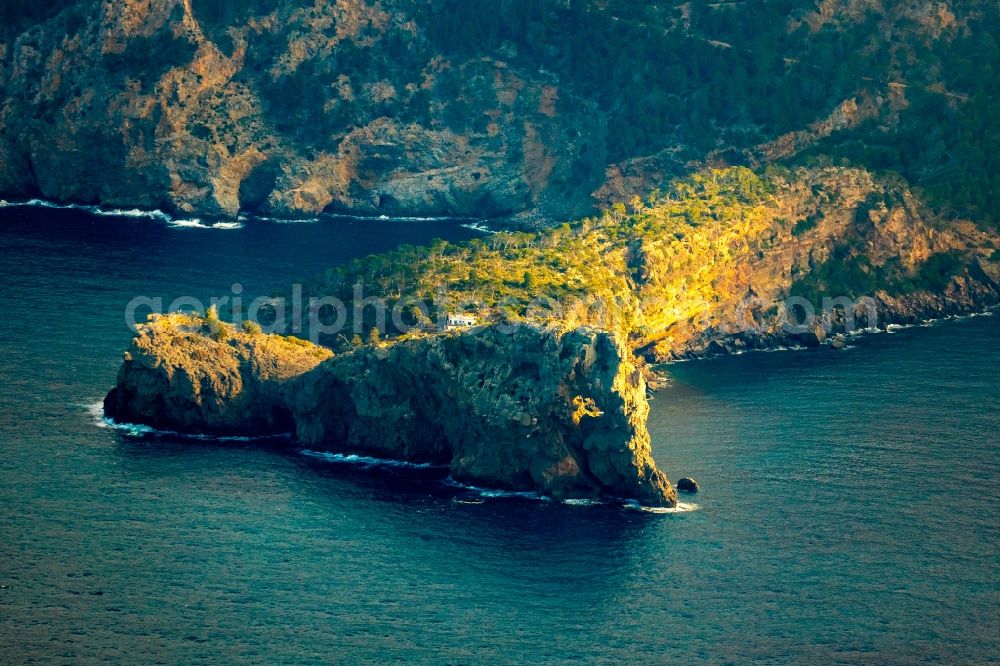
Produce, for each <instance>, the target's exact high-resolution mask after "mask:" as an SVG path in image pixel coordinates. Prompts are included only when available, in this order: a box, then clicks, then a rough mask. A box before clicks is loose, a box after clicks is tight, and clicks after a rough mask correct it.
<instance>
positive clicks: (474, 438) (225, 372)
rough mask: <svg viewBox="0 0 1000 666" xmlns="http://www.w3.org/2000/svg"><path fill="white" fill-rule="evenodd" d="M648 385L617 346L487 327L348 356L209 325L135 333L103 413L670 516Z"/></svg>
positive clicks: (593, 338) (163, 321) (580, 334)
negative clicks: (654, 453)
mask: <svg viewBox="0 0 1000 666" xmlns="http://www.w3.org/2000/svg"><path fill="white" fill-rule="evenodd" d="M648 411H649V405H648V403H647V399H646V383H645V379H644V375H643V373H642V372H641V371H640V370H639V368H638V367H637V366H636V365H635V364H634V363H633V361H632V356H631V354H630V353H629V352H628V350H627V349H626V347H625V346H624V345H623V344H622V343H621V342H620V341H619V340H617V339H616V338H615V336H614V335H612V334H610V333H608V332H604V331H598V330H594V329H589V328H578V329H576V330H572V331H567V332H563V331H559V330H556V329H553V328H542V327H536V326H530V325H517V326H512V327H510V328H507V327H503V326H489V327H479V328H474V329H470V330H466V331H461V332H452V333H442V334H436V335H433V336H428V337H424V338H419V339H413V340H406V341H401V342H397V343H393V344H376V345H369V346H365V347H360V348H358V349H355V350H353V351H351V352H349V353H347V354H339V355H336V356H334V355H332V354H331V353H330V351H329V350H327V349H324V348H322V347H317V346H315V345H312V344H310V343H308V342H304V341H300V340H297V339H293V338H283V337H281V336H277V335H267V334H262V333H247V332H243V331H240V330H237V329H236V328H235V327H232V326H229V325H227V324H224V323H221V322H218V321H217V320H205V319H201V318H198V317H190V316H187V315H180V314H174V315H169V316H163V317H156V318H154V319H153V320H151V321H150V322H149V323H148V324H145V325H142V326H140V327H139V330H138V333H137V335H136V336H135V338H134V340H133V343H132V346H131V348H130V349H129V351H128V352H126V354H125V359H124V363H123V364H122V367H121V370H120V372H119V375H118V383H117V386H116V388H115V389H113V390H112V391H111V392H110V393H109V394H108V397H107V399H106V401H105V412H106V414H107V415H108V416H109V417H112V418H114V419H117V420H121V421H125V422H132V423H142V424H147V425H150V426H153V427H156V428H161V429H168V430H175V431H179V432H185V433H197V434H204V433H208V434H215V435H243V436H257V435H269V434H280V433H291V434H292V435H293V437H294V441H295V445H296V446H299V447H303V448H308V449H311V450H318V451H332V452H339V453H363V454H368V455H374V456H379V457H384V458H392V459H397V460H405V461H411V462H421V463H422V462H434V463H439V464H446V465H449V466H450V468H451V475H452V477H453V478H454V479H455V480H457V481H460V482H463V483H470V484H476V485H480V486H487V487H493V488H502V489H510V490H523V491H537V492H539V493H543V494H545V495H549V496H552V497H556V498H601V497H616V498H627V499H633V500H637V501H639V502H641V503H643V504H644V505H647V506H673V505H674V504H675V502H676V495H675V492H674V490H673V488H672V487H671V485H670V483H669V481H668V480H667V478H666V476H665V475H664V474H663V473H662V472H660V471H659V470H658V469H657V468H656V465H655V463H654V462H653V460H652V458H651V455H650V440H649V433H648V432H647V430H646V416H647V413H648Z"/></svg>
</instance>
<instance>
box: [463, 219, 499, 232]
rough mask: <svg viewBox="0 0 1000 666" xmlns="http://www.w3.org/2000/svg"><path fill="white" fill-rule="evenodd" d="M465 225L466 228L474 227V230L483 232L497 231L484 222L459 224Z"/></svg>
mask: <svg viewBox="0 0 1000 666" xmlns="http://www.w3.org/2000/svg"><path fill="white" fill-rule="evenodd" d="M458 226H460V227H464V228H465V229H472V230H473V231H478V232H479V233H481V234H495V233H497V232H496V230H495V229H490V228H489V227H488V226H486V225H485V224H483V223H482V222H466V223H464V224H460V225H458Z"/></svg>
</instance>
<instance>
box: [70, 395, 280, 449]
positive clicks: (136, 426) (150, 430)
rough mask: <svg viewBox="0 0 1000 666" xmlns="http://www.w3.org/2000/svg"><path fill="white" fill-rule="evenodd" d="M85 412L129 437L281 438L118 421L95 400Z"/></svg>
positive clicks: (203, 438)
mask: <svg viewBox="0 0 1000 666" xmlns="http://www.w3.org/2000/svg"><path fill="white" fill-rule="evenodd" d="M84 408H85V409H86V410H87V412H88V413H89V414H90V415H91V416H92V417H93V419H94V425H96V426H97V427H98V428H108V429H110V430H117V431H119V432H122V433H124V434H125V435H127V436H129V437H145V436H149V435H155V436H160V437H175V438H180V439H191V440H197V441H200V442H261V441H269V440H274V439H279V438H281V435H265V436H262V437H241V436H236V435H193V434H190V433H186V432H177V431H175V430H159V429H157V428H154V427H152V426H148V425H143V424H141V423H119V422H118V421H115V420H114V419H112V418H110V417H108V416H105V415H104V402H103V401H101V402H95V403H93V404H90V405H84Z"/></svg>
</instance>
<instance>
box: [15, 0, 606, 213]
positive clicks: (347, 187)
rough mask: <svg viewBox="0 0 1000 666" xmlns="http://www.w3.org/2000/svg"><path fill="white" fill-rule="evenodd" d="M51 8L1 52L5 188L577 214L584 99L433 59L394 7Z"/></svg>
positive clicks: (263, 204)
mask: <svg viewBox="0 0 1000 666" xmlns="http://www.w3.org/2000/svg"><path fill="white" fill-rule="evenodd" d="M63 4H64V5H67V7H66V9H64V11H62V12H54V14H55V15H54V16H53V17H52V18H51V19H49V20H48V21H47V22H40V23H37V24H35V25H33V26H31V27H30V28H28V29H26V30H25V32H24V33H23V34H20V35H16V34H15V35H10V34H8V35H7V40H9V41H6V42H3V43H0V100H2V105H0V128H2V131H0V193H3V194H6V195H8V196H19V195H21V196H27V195H40V196H43V197H45V198H49V199H54V200H60V201H73V202H78V203H101V204H106V205H111V206H144V207H162V208H165V209H167V210H177V211H181V212H185V213H195V214H204V215H214V216H225V217H233V216H235V215H236V214H237V213H238V211H240V210H241V209H245V210H253V211H257V212H260V213H263V214H267V215H275V216H280V217H311V216H314V215H316V214H318V213H320V212H321V211H337V210H348V211H350V212H352V213H355V214H370V215H381V214H389V215H393V214H406V215H448V216H475V217H477V218H481V217H498V216H509V215H512V214H516V213H523V212H525V211H532V212H533V213H534V214H558V215H570V214H575V213H581V212H583V211H586V210H587V209H588V208H589V207H590V202H589V201H588V193H589V192H590V190H591V189H593V188H592V187H590V185H592V184H593V183H594V182H596V179H597V178H599V176H600V170H601V168H602V163H603V155H602V153H601V151H602V150H603V148H602V145H603V141H602V135H603V132H604V129H603V126H602V122H603V121H602V120H601V119H600V118H599V117H598V115H597V114H596V113H595V110H594V107H593V104H591V103H588V102H586V101H584V100H581V99H575V98H574V97H573V96H572V95H571V94H569V93H567V92H566V91H563V90H561V89H560V88H558V87H557V86H556V85H554V82H553V80H551V77H548V78H547V77H546V76H545V75H541V74H537V73H536V74H535V75H534V76H533V78H532V79H530V80H527V79H526V78H525V77H524V75H523V73H521V72H519V71H518V70H517V69H516V68H513V67H512V66H510V65H509V64H507V63H505V62H503V61H501V60H496V59H494V58H491V57H482V58H477V59H472V60H461V61H455V60H450V59H448V58H444V57H436V56H434V53H433V51H432V50H429V49H428V48H427V47H426V44H425V42H426V40H425V38H424V36H423V33H422V32H421V31H420V29H419V28H418V26H417V24H415V23H414V21H413V19H412V17H411V14H412V7H410V4H409V3H407V2H386V3H374V4H367V3H365V2H363V1H362V0H342V1H339V2H335V3H334V2H317V3H315V4H312V3H304V2H295V1H291V0H289V1H286V2H265V1H260V0H258V1H257V2H246V3H243V2H238V3H233V2H218V3H214V2H204V1H195V2H192V1H191V0H126V1H124V2H101V1H98V0H80V1H78V2H69V3H63ZM0 39H2V38H0Z"/></svg>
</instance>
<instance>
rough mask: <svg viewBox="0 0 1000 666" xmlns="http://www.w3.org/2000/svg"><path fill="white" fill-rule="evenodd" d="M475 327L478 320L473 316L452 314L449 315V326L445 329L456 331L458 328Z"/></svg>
mask: <svg viewBox="0 0 1000 666" xmlns="http://www.w3.org/2000/svg"><path fill="white" fill-rule="evenodd" d="M475 325H476V318H475V317H473V316H472V315H466V314H450V315H448V325H447V326H446V327H445V328H446V329H447V330H449V331H454V330H455V329H458V328H468V327H469V326H475Z"/></svg>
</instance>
